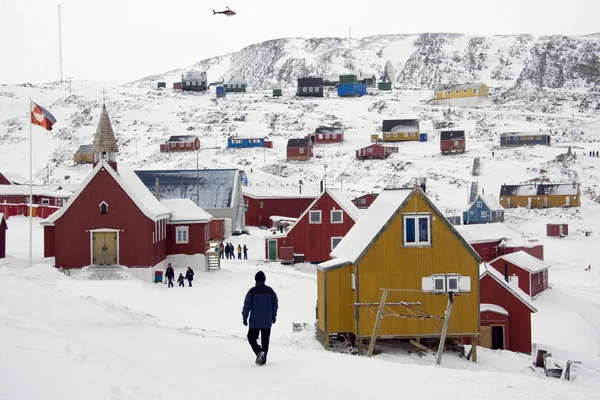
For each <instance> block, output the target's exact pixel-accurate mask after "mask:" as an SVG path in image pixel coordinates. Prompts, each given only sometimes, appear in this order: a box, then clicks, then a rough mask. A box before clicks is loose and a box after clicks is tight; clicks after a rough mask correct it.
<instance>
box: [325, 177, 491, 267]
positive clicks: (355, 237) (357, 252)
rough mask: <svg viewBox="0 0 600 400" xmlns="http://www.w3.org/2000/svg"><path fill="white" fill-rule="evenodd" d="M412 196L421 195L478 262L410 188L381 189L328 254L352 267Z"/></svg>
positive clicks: (430, 203) (471, 249) (419, 190)
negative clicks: (350, 264) (360, 216)
mask: <svg viewBox="0 0 600 400" xmlns="http://www.w3.org/2000/svg"><path fill="white" fill-rule="evenodd" d="M416 194H419V195H421V196H422V198H423V200H424V201H425V202H426V203H427V204H428V205H429V207H431V209H432V211H433V212H435V213H436V214H438V216H439V218H440V219H441V220H442V221H444V222H445V223H446V226H447V227H448V228H449V229H450V230H451V231H453V232H454V234H455V235H456V236H457V238H458V239H459V240H460V241H461V242H462V243H463V244H464V246H465V247H467V248H468V249H469V251H470V252H471V254H472V255H473V257H475V259H476V260H478V261H479V260H481V258H480V257H479V255H478V254H477V253H476V252H475V250H473V248H472V247H471V246H470V245H469V243H467V242H466V241H465V240H464V239H463V238H462V236H461V235H459V234H458V232H456V230H455V229H454V226H453V225H452V224H451V223H450V222H449V221H448V219H447V218H446V217H444V214H442V213H441V212H440V211H439V210H438V209H437V207H436V206H435V205H434V204H433V203H432V202H431V201H430V200H429V199H428V198H427V196H426V195H425V193H423V191H422V190H421V189H420V188H419V187H415V188H413V189H385V190H384V191H383V192H381V193H380V194H379V195H378V196H377V198H376V199H375V201H374V202H373V204H372V205H371V206H370V207H369V208H368V209H367V210H366V212H365V213H364V215H363V216H362V218H361V219H359V220H358V222H357V223H356V224H355V225H354V226H353V227H352V228H351V229H350V231H349V232H348V233H347V234H346V236H344V238H343V239H342V241H341V242H340V243H339V244H338V245H337V246H336V247H335V249H333V250H332V251H331V253H330V255H331V256H332V257H334V258H337V259H339V260H340V262H342V261H345V262H349V263H352V264H356V263H357V262H358V261H360V259H361V258H362V257H363V256H364V254H365V253H366V251H367V250H368V249H369V248H370V247H371V245H373V243H375V241H376V240H377V239H378V238H379V236H380V235H381V234H382V233H383V232H384V231H385V230H386V229H387V228H388V226H389V224H390V223H391V222H392V220H393V219H394V218H395V217H396V215H397V214H398V213H399V212H400V211H401V210H402V208H403V207H404V205H405V204H406V203H407V202H408V201H409V200H410V199H411V198H412V197H413V196H414V195H416Z"/></svg>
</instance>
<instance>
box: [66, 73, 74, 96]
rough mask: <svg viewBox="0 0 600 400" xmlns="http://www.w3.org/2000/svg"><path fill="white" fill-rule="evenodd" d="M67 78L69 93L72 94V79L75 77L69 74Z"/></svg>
mask: <svg viewBox="0 0 600 400" xmlns="http://www.w3.org/2000/svg"><path fill="white" fill-rule="evenodd" d="M67 79H68V80H69V94H71V93H72V92H71V80H72V79H73V77H72V76H67Z"/></svg>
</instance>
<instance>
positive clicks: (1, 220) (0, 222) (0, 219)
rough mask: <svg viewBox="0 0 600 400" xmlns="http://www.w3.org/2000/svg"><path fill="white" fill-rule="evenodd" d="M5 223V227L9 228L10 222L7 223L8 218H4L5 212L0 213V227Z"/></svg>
mask: <svg viewBox="0 0 600 400" xmlns="http://www.w3.org/2000/svg"><path fill="white" fill-rule="evenodd" d="M3 225H4V228H5V229H8V224H7V223H6V218H4V214H3V213H0V227H1V226H3Z"/></svg>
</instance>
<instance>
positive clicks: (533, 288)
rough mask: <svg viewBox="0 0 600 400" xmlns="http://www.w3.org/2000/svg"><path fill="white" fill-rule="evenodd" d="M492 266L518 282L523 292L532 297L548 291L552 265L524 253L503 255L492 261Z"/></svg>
mask: <svg viewBox="0 0 600 400" xmlns="http://www.w3.org/2000/svg"><path fill="white" fill-rule="evenodd" d="M490 265H491V266H492V267H494V268H495V269H496V270H497V271H498V272H500V273H501V274H504V275H506V276H508V277H509V279H510V280H514V281H516V282H517V283H518V285H519V287H520V288H521V290H522V291H524V292H525V293H527V294H528V295H529V296H531V297H534V296H536V295H537V294H539V293H541V292H543V291H544V290H546V289H548V268H550V264H548V263H547V262H545V261H542V260H540V259H539V258H536V257H534V256H532V255H530V254H528V253H526V252H524V251H518V252H516V253H508V254H504V255H501V256H500V257H498V258H496V259H494V260H492V261H491V262H490Z"/></svg>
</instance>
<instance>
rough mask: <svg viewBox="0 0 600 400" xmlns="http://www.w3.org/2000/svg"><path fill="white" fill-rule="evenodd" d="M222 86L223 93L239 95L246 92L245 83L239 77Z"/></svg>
mask: <svg viewBox="0 0 600 400" xmlns="http://www.w3.org/2000/svg"><path fill="white" fill-rule="evenodd" d="M223 86H224V87H225V92H234V93H236V92H237V93H239V92H245V91H246V81H244V79H243V78H241V77H239V76H236V77H235V78H233V79H232V80H230V81H229V82H227V83H226V84H224V85H223Z"/></svg>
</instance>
